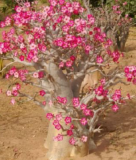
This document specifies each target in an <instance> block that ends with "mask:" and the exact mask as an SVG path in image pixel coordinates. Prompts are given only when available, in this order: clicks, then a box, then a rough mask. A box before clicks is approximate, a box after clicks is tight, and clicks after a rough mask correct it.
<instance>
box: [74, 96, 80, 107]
mask: <svg viewBox="0 0 136 160" xmlns="http://www.w3.org/2000/svg"><path fill="white" fill-rule="evenodd" d="M79 103H80V102H79V98H73V106H74V107H78V106H79Z"/></svg>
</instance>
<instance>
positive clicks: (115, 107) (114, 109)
mask: <svg viewBox="0 0 136 160" xmlns="http://www.w3.org/2000/svg"><path fill="white" fill-rule="evenodd" d="M118 109H119V107H118V106H117V105H116V104H114V105H113V106H112V110H113V111H114V112H116V111H117V110H118Z"/></svg>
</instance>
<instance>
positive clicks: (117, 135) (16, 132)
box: [0, 28, 136, 160]
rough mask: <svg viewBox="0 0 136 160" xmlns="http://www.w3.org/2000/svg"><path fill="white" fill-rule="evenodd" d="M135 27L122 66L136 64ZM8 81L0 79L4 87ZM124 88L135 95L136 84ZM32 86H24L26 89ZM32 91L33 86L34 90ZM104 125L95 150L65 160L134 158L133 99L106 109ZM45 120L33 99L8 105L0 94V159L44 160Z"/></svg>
mask: <svg viewBox="0 0 136 160" xmlns="http://www.w3.org/2000/svg"><path fill="white" fill-rule="evenodd" d="M135 37H136V28H133V29H131V31H130V36H129V39H128V41H127V44H126V48H125V51H126V52H125V55H126V58H124V60H122V62H121V64H122V65H136V39H135ZM8 83H9V82H8V81H7V80H5V79H0V88H2V89H3V90H6V87H7V85H8ZM119 86H121V87H122V88H123V90H124V91H123V93H124V94H126V93H128V92H130V93H131V94H136V86H132V85H130V86H129V87H126V86H123V85H118V86H116V87H119ZM30 89H31V88H30V87H29V88H27V89H26V88H24V90H26V92H27V91H29V90H30ZM34 90H35V89H34ZM99 124H100V125H102V126H103V130H102V132H101V133H100V134H96V135H95V142H96V144H97V146H98V147H97V149H96V150H95V151H93V152H92V153H90V154H89V155H88V156H86V157H83V158H68V160H90V159H91V160H136V100H133V101H130V102H129V103H127V104H126V105H124V106H122V107H121V108H120V110H119V111H118V112H117V113H113V112H112V111H111V109H110V108H109V109H108V110H107V112H106V113H105V115H104V116H102V117H101V120H100V121H99ZM47 127H48V122H47V120H46V119H45V114H44V112H43V110H42V109H41V108H39V107H37V106H36V105H34V104H33V103H32V102H29V103H20V104H17V103H16V104H15V105H14V106H11V105H10V99H8V98H7V97H6V96H5V95H4V94H0V160H46V158H45V154H46V150H45V149H44V147H43V144H44V140H45V137H46V134H47Z"/></svg>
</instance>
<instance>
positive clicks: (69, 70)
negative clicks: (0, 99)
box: [0, 0, 136, 160]
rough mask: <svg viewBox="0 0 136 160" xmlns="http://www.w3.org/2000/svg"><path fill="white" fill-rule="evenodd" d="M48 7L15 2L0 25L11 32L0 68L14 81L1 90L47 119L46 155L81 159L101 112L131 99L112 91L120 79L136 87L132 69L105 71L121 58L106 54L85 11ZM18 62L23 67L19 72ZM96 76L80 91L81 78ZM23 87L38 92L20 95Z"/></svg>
mask: <svg viewBox="0 0 136 160" xmlns="http://www.w3.org/2000/svg"><path fill="white" fill-rule="evenodd" d="M49 3H50V5H49V6H42V7H40V8H38V7H37V2H34V3H32V5H30V3H29V2H25V3H22V2H20V3H19V5H18V6H16V7H15V11H16V13H14V14H12V15H11V16H9V17H7V18H6V19H5V21H3V22H1V24H0V25H1V27H3V28H4V27H7V26H11V27H12V28H11V29H10V30H9V31H8V32H5V31H3V33H2V36H3V40H4V41H3V42H1V43H0V58H2V59H4V60H8V62H9V63H8V64H7V65H6V66H5V67H4V68H3V70H4V69H5V68H6V67H7V66H8V67H9V66H10V65H11V67H10V69H9V71H8V72H7V74H6V76H5V78H6V79H8V80H10V79H14V82H13V83H11V84H10V86H9V87H8V89H7V91H6V94H7V96H9V97H11V103H12V104H14V103H16V100H17V97H24V98H25V97H26V98H27V100H32V101H33V102H34V103H36V104H37V105H39V106H40V107H42V108H43V110H44V111H45V112H46V118H47V119H48V120H49V121H50V123H49V129H48V135H47V139H46V142H45V147H46V148H47V149H48V153H47V157H48V159H49V160H61V159H64V157H68V156H75V155H79V156H85V155H87V154H88V153H89V151H90V150H91V149H93V148H95V143H94V141H93V135H94V133H95V132H100V130H101V129H100V127H99V126H98V127H97V121H98V119H99V116H100V114H101V113H102V112H104V111H105V110H106V109H107V108H108V107H110V108H111V109H112V110H113V111H114V112H116V111H117V110H118V109H119V105H120V104H122V103H123V102H124V101H125V100H126V99H130V98H131V96H130V95H127V96H126V97H123V96H122V95H121V90H120V89H117V90H115V91H113V90H111V87H112V86H114V85H115V84H118V83H124V84H126V83H127V82H126V83H125V82H124V79H123V78H124V77H125V76H126V77H127V80H128V81H129V82H133V83H134V84H136V78H135V77H136V67H135V66H126V67H125V69H124V70H123V69H122V68H119V67H116V68H115V67H114V68H113V67H110V66H111V65H113V64H114V63H115V64H116V65H117V64H118V61H119V59H120V57H122V56H123V54H122V53H120V52H118V51H111V50H110V46H111V45H112V41H111V40H110V39H108V38H107V37H106V34H105V33H104V32H102V31H101V29H100V28H98V27H97V26H96V23H95V18H94V17H93V15H91V14H90V13H89V10H88V8H87V7H86V8H83V7H82V6H81V5H80V3H78V2H73V1H65V0H49ZM84 3H85V1H84ZM74 15H78V18H73V17H74ZM18 64H22V68H21V69H18V67H17V66H18ZM111 68H112V69H111ZM124 71H125V72H124ZM95 72H98V73H100V74H101V75H102V76H101V77H102V79H101V80H100V81H97V83H95V85H92V86H90V88H88V90H87V91H86V92H85V93H84V92H82V90H81V85H82V82H83V80H84V78H85V76H86V75H87V74H89V73H91V74H93V73H95ZM26 84H27V85H28V84H29V85H31V86H34V87H37V88H38V92H36V93H32V94H30V95H29V94H28V93H24V92H23V89H22V88H23V85H26ZM82 88H83V87H82Z"/></svg>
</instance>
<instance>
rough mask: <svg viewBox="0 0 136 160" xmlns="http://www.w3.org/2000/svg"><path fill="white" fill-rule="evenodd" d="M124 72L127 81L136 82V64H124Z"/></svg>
mask: <svg viewBox="0 0 136 160" xmlns="http://www.w3.org/2000/svg"><path fill="white" fill-rule="evenodd" d="M124 72H125V76H126V78H127V81H128V82H133V84H136V66H126V67H125V69H124Z"/></svg>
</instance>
